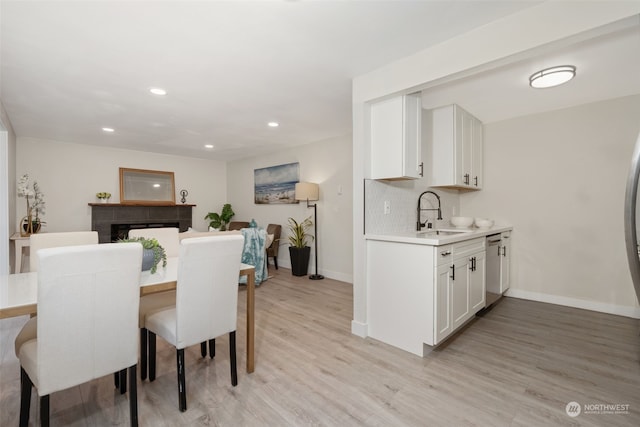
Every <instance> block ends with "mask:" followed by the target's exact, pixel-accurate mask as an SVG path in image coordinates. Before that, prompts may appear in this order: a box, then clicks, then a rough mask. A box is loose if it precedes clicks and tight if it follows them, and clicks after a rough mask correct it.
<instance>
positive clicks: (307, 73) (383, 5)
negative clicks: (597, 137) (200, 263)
mask: <svg viewBox="0 0 640 427" xmlns="http://www.w3.org/2000/svg"><path fill="white" fill-rule="evenodd" d="M536 3H538V2H527V1H518V2H514V1H371V2H368V1H367V2H366V1H330V2H329V1H323V2H319V1H318V2H312V1H258V2H228V1H227V2H212V1H209V2H184V1H181V2H178V1H173V2H171V1H164V2H156V1H127V2H97V1H88V2H77V1H75V2H74V1H71V2H60V1H46V2H31V1H6V0H2V2H1V3H0V61H1V64H0V99H1V100H2V103H3V105H4V107H5V110H6V111H7V114H8V116H9V119H10V120H11V123H12V126H13V128H14V130H15V132H16V134H17V135H18V136H19V137H35V138H43V139H51V140H59V141H65V142H73V143H82V144H96V145H105V146H111V147H119V148H128V149H135V150H142V151H154V152H160V153H167V154H178V155H184V156H191V157H201V158H209V159H220V160H232V159H237V158H241V157H247V156H255V155H260V154H264V153H269V152H272V151H273V150H274V149H279V148H284V147H288V146H293V145H300V144H308V143H311V142H316V141H321V140H324V139H327V138H331V137H335V136H339V135H345V134H350V133H351V118H352V116H351V79H352V78H353V77H355V76H357V75H360V74H363V73H365V72H368V71H370V70H373V69H376V68H378V67H380V66H382V65H384V64H386V63H389V62H391V61H394V60H396V59H399V58H402V57H405V56H407V55H410V54H412V53H415V52H417V51H420V50H422V49H425V48H427V47H429V46H432V45H434V44H437V43H440V42H442V41H444V40H446V39H449V38H451V37H454V36H455V35H456V34H460V33H463V32H466V31H469V30H471V29H473V28H476V27H478V26H481V25H484V24H486V23H488V22H491V21H493V20H496V19H499V18H501V17H503V16H506V15H509V14H511V13H516V12H517V11H519V10H521V9H524V8H526V7H530V6H532V5H535V4H536ZM637 52H640V33H639V32H638V26H637V24H636V26H635V27H634V28H632V29H631V30H629V29H627V30H625V31H622V32H619V33H617V34H615V35H611V34H609V35H607V36H606V37H604V38H599V39H598V40H597V43H596V40H591V41H589V42H586V41H583V42H581V44H578V45H573V46H571V47H564V48H563V50H557V49H556V50H553V51H547V52H543V53H544V56H543V55H542V54H541V53H536V55H533V56H531V55H530V56H531V58H530V59H522V58H519V60H518V61H517V62H515V63H511V64H510V65H506V66H501V67H499V68H497V69H494V70H491V71H485V72H483V73H480V74H478V75H476V76H475V77H466V78H464V79H459V80H457V81H454V82H450V83H447V84H446V85H440V86H438V87H434V88H430V89H428V90H427V91H425V96H424V100H425V104H426V106H429V104H432V105H431V106H436V105H443V104H447V103H451V102H456V103H459V104H460V105H462V106H463V107H464V108H466V109H468V110H469V111H470V112H472V113H473V114H475V115H476V116H478V117H479V118H480V119H481V120H483V121H486V122H491V121H496V120H502V119H505V118H509V117H513V116H518V115H522V114H530V113H532V112H538V111H545V110H548V109H553V108H562V107H565V106H570V105H575V104H579V103H584V102H590V101H593V100H597V99H603V98H610V97H617V96H623V95H627V94H630V93H640V66H639V65H638V64H640V58H638V57H639V56H640V55H638V54H637ZM557 62H561V63H563V64H564V63H572V64H574V65H576V66H577V67H578V77H577V78H576V79H574V80H573V81H572V82H570V83H569V84H568V85H565V86H563V87H560V88H557V89H556V90H553V91H552V90H543V91H533V90H532V89H530V88H528V86H527V78H528V76H529V75H530V74H531V73H533V72H534V71H537V70H538V69H540V68H544V67H545V66H546V65H547V64H550V63H553V64H551V65H556V63H557ZM605 64H610V66H612V67H615V69H617V70H618V71H620V70H628V73H627V74H623V75H618V77H615V78H611V77H609V75H607V74H606V73H607V72H608V71H609V70H608V69H607V68H605V67H604V65H605ZM523 80H524V84H523ZM154 86H160V87H163V88H165V89H167V91H168V95H167V96H165V97H158V96H154V95H151V94H149V93H148V89H149V88H150V87H154ZM272 120H275V121H278V122H280V124H281V125H280V127H278V128H268V127H267V126H266V124H267V122H269V121H272ZM104 126H108V127H113V128H115V130H116V131H115V132H114V133H113V134H105V133H103V132H102V131H101V128H102V127H104ZM205 144H214V145H215V148H214V149H213V150H207V149H204V145H205Z"/></svg>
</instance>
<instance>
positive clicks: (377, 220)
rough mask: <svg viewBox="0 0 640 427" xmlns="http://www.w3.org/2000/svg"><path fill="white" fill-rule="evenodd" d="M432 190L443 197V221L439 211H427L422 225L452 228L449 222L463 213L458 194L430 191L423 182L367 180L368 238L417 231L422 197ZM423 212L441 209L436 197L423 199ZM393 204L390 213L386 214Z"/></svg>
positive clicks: (451, 191)
mask: <svg viewBox="0 0 640 427" xmlns="http://www.w3.org/2000/svg"><path fill="white" fill-rule="evenodd" d="M426 190H431V191H433V192H434V193H436V194H438V195H439V196H440V201H441V205H442V208H441V209H442V218H443V220H442V221H436V218H437V216H438V213H437V211H423V212H422V221H423V222H424V221H425V220H426V219H429V222H434V221H436V227H439V226H443V227H444V226H448V225H449V218H451V217H452V216H453V215H454V212H455V213H456V214H459V212H460V197H459V194H458V190H449V189H441V188H429V187H427V186H426V185H424V184H423V182H422V180H411V181H376V180H369V179H366V180H365V185H364V193H365V219H364V221H365V232H366V233H368V234H389V233H401V232H408V231H413V230H416V223H417V207H418V196H419V195H420V194H421V193H422V192H423V191H426ZM422 201H423V203H422V207H423V208H433V209H437V207H438V200H437V199H436V198H435V197H434V196H432V195H425V196H424V197H423V199H422ZM385 202H389V208H390V209H389V213H388V214H385V213H384V207H385Z"/></svg>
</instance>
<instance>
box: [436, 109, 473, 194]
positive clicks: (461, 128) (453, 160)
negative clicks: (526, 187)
mask: <svg viewBox="0 0 640 427" xmlns="http://www.w3.org/2000/svg"><path fill="white" fill-rule="evenodd" d="M423 115H424V116H425V117H424V120H423V121H424V131H423V132H424V136H425V155H424V156H425V164H426V166H425V175H426V177H427V182H428V185H429V186H430V187H455V188H465V189H474V190H479V189H481V188H482V184H483V182H482V174H483V168H482V162H483V160H482V152H483V126H482V122H480V120H478V119H477V118H476V117H474V116H473V115H471V114H470V113H469V112H467V111H465V110H464V109H462V108H461V107H460V106H458V105H455V104H454V105H447V106H444V107H440V108H435V109H433V110H425V112H424V113H423Z"/></svg>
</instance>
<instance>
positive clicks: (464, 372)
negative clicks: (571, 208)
mask: <svg viewBox="0 0 640 427" xmlns="http://www.w3.org/2000/svg"><path fill="white" fill-rule="evenodd" d="M270 274H273V275H274V277H272V278H271V279H269V280H268V281H267V282H265V283H263V284H262V285H261V286H260V287H259V288H257V290H256V325H257V328H256V370H255V372H254V373H253V374H247V373H246V371H245V370H244V366H245V360H244V349H245V347H244V346H245V334H244V329H245V325H244V311H245V306H244V304H245V298H244V297H243V295H240V298H239V312H240V315H239V319H241V321H240V322H239V324H238V337H237V342H238V356H239V358H238V367H239V369H238V374H239V383H238V386H237V387H235V388H234V387H231V385H230V377H229V361H228V340H227V338H226V337H225V338H221V339H218V340H217V341H218V343H217V356H216V358H215V359H214V360H213V361H210V360H209V359H207V360H203V359H201V358H200V356H199V346H196V347H193V348H191V349H189V350H188V352H187V355H186V364H187V370H186V372H187V396H188V411H187V412H185V413H180V412H179V410H178V392H177V388H176V387H177V385H176V368H175V350H174V349H172V348H170V347H169V346H167V345H165V344H163V342H162V341H161V340H159V341H158V349H159V354H158V378H157V379H156V381H155V382H153V383H150V382H148V381H145V382H144V383H140V382H139V385H138V399H139V419H140V424H141V425H143V426H192V425H219V426H307V425H314V426H465V425H479V426H563V425H582V426H634V427H637V426H639V425H640V337H639V333H640V322H639V321H638V320H633V319H628V318H623V317H617V316H611V315H606V314H600V313H595V312H589V311H585V310H578V309H571V308H566V307H560V306H555V305H550V304H542V303H536V302H530V301H524V300H517V299H511V298H504V299H503V300H502V301H501V302H500V303H499V304H498V305H497V306H496V307H494V308H493V309H492V310H490V311H489V312H488V313H486V314H485V315H484V316H483V317H477V318H476V319H475V320H474V321H473V322H471V323H470V324H469V325H468V326H467V327H466V328H465V330H464V331H463V332H462V333H460V334H458V335H457V336H456V337H454V339H452V340H450V341H449V342H447V343H446V344H445V345H444V346H443V347H441V348H439V349H437V350H435V351H433V352H431V353H430V354H429V355H428V357H425V358H420V357H416V356H414V355H411V354H409V353H406V352H404V351H401V350H398V349H395V348H393V347H391V346H388V345H385V344H382V343H380V342H377V341H375V340H372V339H361V338H358V337H356V336H354V335H352V334H351V333H350V322H351V320H352V301H353V297H352V288H351V285H349V284H345V283H341V282H337V281H334V280H330V279H325V280H323V281H311V280H309V279H308V278H306V277H304V278H297V277H293V276H292V275H291V273H290V271H289V270H286V269H282V268H281V269H280V270H278V271H276V270H274V269H273V268H271V269H270ZM241 292H244V290H242V291H241ZM25 321H26V318H18V319H6V320H2V321H0V344H1V345H2V347H1V349H0V426H16V425H17V424H18V410H19V379H18V378H19V366H18V363H17V360H16V358H15V356H14V351H13V339H14V337H15V335H16V334H17V332H18V330H19V329H20V327H21V325H22V324H23V323H24V322H25ZM572 401H575V402H578V403H580V404H581V405H583V406H582V410H583V413H582V414H580V415H578V416H577V417H575V418H572V417H569V416H568V415H567V414H566V412H565V407H566V405H567V403H569V402H572ZM586 404H621V405H629V406H628V413H627V414H617V415H615V414H606V413H599V414H598V413H596V414H585V413H584V411H585V409H586V407H585V406H584V405H586ZM37 413H38V403H37V397H36V393H34V395H33V397H32V404H31V424H32V425H36V424H35V421H36V419H37ZM51 414H52V418H51V421H52V425H65V426H66V425H72V426H103V425H128V423H129V417H128V401H127V398H126V396H121V395H119V394H118V393H117V392H116V391H115V390H114V388H113V380H112V377H110V376H109V377H105V378H102V379H100V380H97V381H94V382H92V383H90V384H86V385H83V386H80V387H74V388H72V389H70V390H66V391H62V392H58V393H55V394H54V395H52V397H51Z"/></svg>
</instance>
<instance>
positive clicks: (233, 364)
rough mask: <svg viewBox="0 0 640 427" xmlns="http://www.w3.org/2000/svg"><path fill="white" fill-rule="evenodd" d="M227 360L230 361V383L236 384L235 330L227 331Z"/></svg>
mask: <svg viewBox="0 0 640 427" xmlns="http://www.w3.org/2000/svg"><path fill="white" fill-rule="evenodd" d="M229 361H230V362H231V385H232V386H234V387H235V386H237V385H238V368H237V366H236V331H232V332H229Z"/></svg>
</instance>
